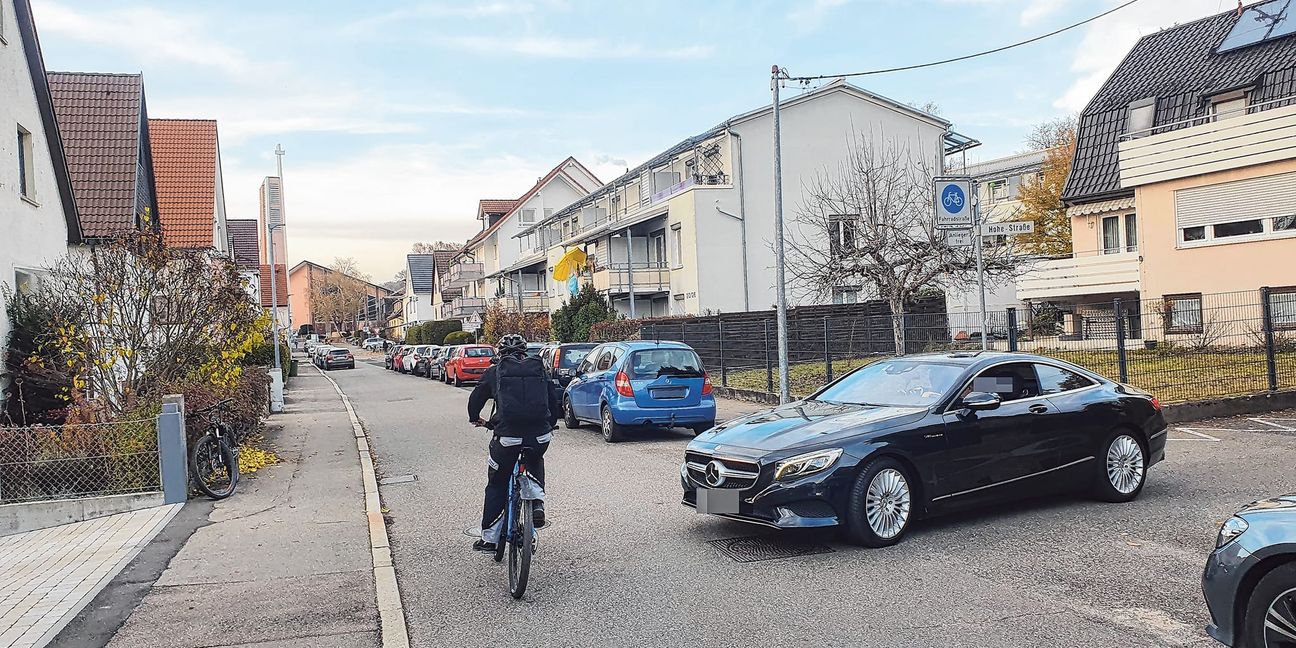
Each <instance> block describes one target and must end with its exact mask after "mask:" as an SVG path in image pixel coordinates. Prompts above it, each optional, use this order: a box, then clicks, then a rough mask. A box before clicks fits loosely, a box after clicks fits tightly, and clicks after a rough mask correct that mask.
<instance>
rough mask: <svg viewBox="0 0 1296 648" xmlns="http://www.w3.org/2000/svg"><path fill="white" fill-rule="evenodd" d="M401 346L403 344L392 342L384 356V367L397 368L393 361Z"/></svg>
mask: <svg viewBox="0 0 1296 648" xmlns="http://www.w3.org/2000/svg"><path fill="white" fill-rule="evenodd" d="M400 348H401V345H399V344H392V345H390V346H388V347H387V352H386V353H385V354H384V357H383V368H385V369H391V370H393V371H394V370H395V369H396V365H395V363H394V362H393V359H394V358H395V357H396V353H397V352H399V351H400Z"/></svg>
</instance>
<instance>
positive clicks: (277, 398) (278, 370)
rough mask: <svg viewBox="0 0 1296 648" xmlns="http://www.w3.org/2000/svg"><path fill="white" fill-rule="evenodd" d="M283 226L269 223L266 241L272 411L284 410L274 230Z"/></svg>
mask: <svg viewBox="0 0 1296 648" xmlns="http://www.w3.org/2000/svg"><path fill="white" fill-rule="evenodd" d="M280 227H283V223H279V224H277V225H272V224H267V226H266V241H267V243H268V247H269V248H270V317H271V319H272V330H273V331H274V362H275V364H274V366H275V368H274V375H273V376H272V382H271V384H272V386H277V388H278V389H277V390H276V389H273V388H272V389H271V398H270V411H271V412H276V413H277V412H282V411H283V361H282V360H281V359H280V358H279V278H278V276H277V275H276V273H275V253H274V249H275V246H274V231H275V230H276V229H279V228H280Z"/></svg>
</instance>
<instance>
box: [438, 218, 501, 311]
mask: <svg viewBox="0 0 1296 648" xmlns="http://www.w3.org/2000/svg"><path fill="white" fill-rule="evenodd" d="M500 215H501V216H502V215H503V214H500ZM458 254H459V250H433V251H432V312H433V316H434V317H435V318H436V319H439V320H445V319H451V318H452V317H453V312H452V304H453V303H454V300H455V299H456V298H458V297H459V296H460V295H462V294H463V292H464V290H463V288H462V287H456V288H451V287H450V267H451V265H452V264H453V262H454V259H455V257H456V256H458ZM460 270H461V271H462V268H461V269H460Z"/></svg>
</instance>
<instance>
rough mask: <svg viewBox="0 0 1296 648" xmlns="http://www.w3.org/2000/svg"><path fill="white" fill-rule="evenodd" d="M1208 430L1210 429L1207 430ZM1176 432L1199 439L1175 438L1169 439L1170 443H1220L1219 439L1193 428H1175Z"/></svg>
mask: <svg viewBox="0 0 1296 648" xmlns="http://www.w3.org/2000/svg"><path fill="white" fill-rule="evenodd" d="M1207 429H1210V428H1207ZM1175 431H1176V432H1187V433H1188V434H1191V435H1193V436H1195V437H1197V438H1195V439H1176V438H1173V437H1167V439H1168V440H1170V441H1210V442H1212V443H1219V442H1220V440H1219V439H1218V438H1216V437H1213V436H1211V435H1209V434H1206V433H1204V432H1198V431H1197V430H1195V429H1192V428H1186V427H1179V428H1175ZM1230 431H1231V430H1230Z"/></svg>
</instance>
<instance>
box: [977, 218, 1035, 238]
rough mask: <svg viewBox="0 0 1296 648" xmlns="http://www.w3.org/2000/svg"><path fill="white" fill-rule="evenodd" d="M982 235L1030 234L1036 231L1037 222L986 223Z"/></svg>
mask: <svg viewBox="0 0 1296 648" xmlns="http://www.w3.org/2000/svg"><path fill="white" fill-rule="evenodd" d="M981 230H982V231H981V233H982V234H984V235H986V236H1012V235H1013V234H1030V233H1031V232H1034V231H1035V221H1008V222H1006V223H985V224H984V225H982V226H981Z"/></svg>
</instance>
